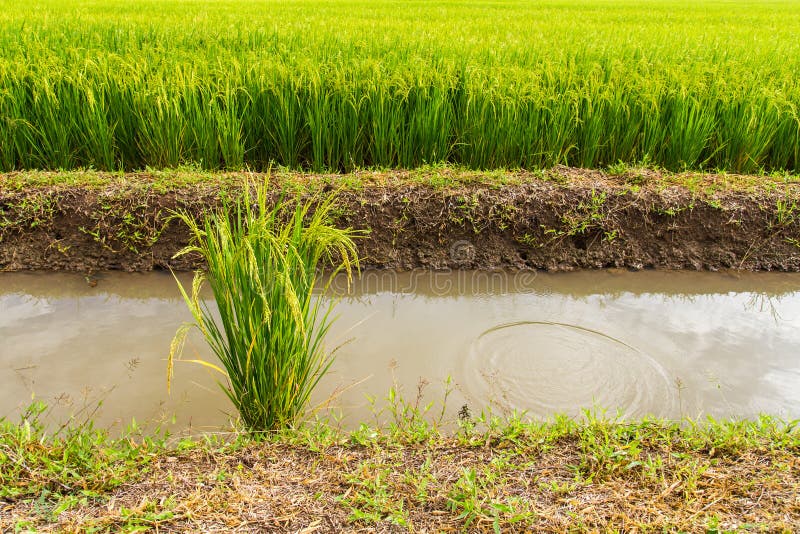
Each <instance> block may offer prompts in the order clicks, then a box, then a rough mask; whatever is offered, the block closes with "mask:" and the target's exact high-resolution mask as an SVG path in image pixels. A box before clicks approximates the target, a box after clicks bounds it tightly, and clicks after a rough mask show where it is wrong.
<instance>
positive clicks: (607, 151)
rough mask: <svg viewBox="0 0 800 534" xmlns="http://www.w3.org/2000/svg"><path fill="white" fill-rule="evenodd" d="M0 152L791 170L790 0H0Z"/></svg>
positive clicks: (794, 115) (14, 156) (77, 158)
mask: <svg viewBox="0 0 800 534" xmlns="http://www.w3.org/2000/svg"><path fill="white" fill-rule="evenodd" d="M0 23H2V24H0V170H11V169H21V168H24V169H58V168H61V169H74V168H80V167H92V168H96V169H104V170H110V169H114V170H119V169H128V170H130V169H140V168H144V167H145V166H151V167H159V168H164V167H174V166H178V165H181V164H185V163H194V164H199V165H201V166H202V167H203V168H207V169H218V168H226V169H241V168H243V167H247V168H251V169H255V170H262V169H266V168H268V167H269V166H270V165H271V164H280V165H285V166H289V167H292V168H305V169H313V170H345V171H346V170H352V169H354V168H363V167H372V166H378V167H384V168H385V167H404V168H412V167H416V166H419V165H422V164H432V163H441V162H447V163H451V164H457V165H462V166H466V167H469V168H473V169H490V168H519V167H522V168H546V167H550V166H552V165H555V164H566V165H571V166H583V167H604V166H608V165H612V164H617V163H618V162H623V163H627V164H635V163H639V162H643V161H644V162H648V163H650V164H653V165H658V166H660V167H664V168H668V169H670V170H682V169H687V168H688V169H699V168H710V169H716V168H720V169H726V170H730V171H737V172H754V171H761V170H767V171H769V170H776V169H788V170H796V169H797V165H798V161H799V160H800V115H798V105H800V82H798V78H797V76H796V73H797V72H798V71H800V41H798V40H797V39H796V36H797V34H798V33H800V3H798V2H797V1H795V0H791V1H783V2H773V3H748V4H741V3H739V4H737V3H730V2H715V1H703V2H696V3H685V2H681V1H678V0H670V1H668V2H644V3H642V2H632V1H627V0H617V1H611V2H603V1H600V0H589V1H582V2H570V3H566V4H565V3H560V2H556V1H554V0H548V1H546V2H536V3H532V2H528V1H524V0H512V1H511V2H489V3H481V4H480V5H477V4H469V3H458V2H455V3H451V2H444V1H438V2H420V3H417V2H407V3H403V4H402V5H399V4H396V3H394V2H389V1H377V2H368V3H359V2H355V1H354V0H332V1H322V0H314V1H310V2H266V3H265V2H255V1H251V0H229V1H221V2H214V3H207V2H195V1H188V2H181V3H174V4H173V3H169V2H163V1H161V2H159V1H155V2H154V1H147V0H134V1H132V2H116V1H114V2H104V3H102V5H96V4H95V3H92V2H88V1H86V0H83V1H78V2H69V3H61V2H55V1H54V0H47V1H45V2H38V3H37V4H36V6H32V8H31V9H29V10H20V9H15V4H14V2H11V1H10V0H0Z"/></svg>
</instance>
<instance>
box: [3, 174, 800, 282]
mask: <svg viewBox="0 0 800 534" xmlns="http://www.w3.org/2000/svg"><path fill="white" fill-rule="evenodd" d="M264 179H269V180H270V181H271V183H272V184H273V185H274V190H275V192H274V197H275V198H276V199H277V198H278V195H279V194H280V192H281V191H283V192H284V193H285V195H286V197H288V198H292V197H293V196H294V195H295V194H302V195H311V194H322V195H326V194H329V193H331V192H337V193H338V194H339V209H338V211H337V220H336V223H337V224H339V225H341V226H349V227H353V228H357V229H360V230H364V231H365V232H366V234H365V236H364V237H363V238H362V239H360V240H359V243H358V245H359V249H360V254H361V256H362V258H363V263H364V265H365V266H370V267H379V268H394V269H412V268H432V269H445V268H460V269H497V268H515V269H520V268H522V269H531V268H533V269H547V270H571V269H576V268H604V267H621V268H630V269H642V268H670V269H711V270H714V269H723V268H733V269H747V270H788V271H797V270H800V184H798V182H797V178H796V176H793V175H790V174H775V175H759V176H744V175H732V174H708V173H705V174H702V173H680V174H674V173H668V172H665V171H659V170H652V169H639V168H628V167H622V166H619V167H616V168H613V167H612V168H610V169H606V170H605V171H598V170H585V169H574V168H568V167H554V168H552V169H550V170H547V171H538V172H528V171H494V172H476V171H467V170H463V169H457V168H448V167H428V168H422V169H419V170H414V171H358V172H353V173H349V174H305V173H292V172H283V171H281V172H274V173H272V174H271V175H266V174H255V173H204V172H201V171H197V170H191V169H189V170H186V169H184V170H174V171H160V172H147V173H127V174H124V173H98V172H61V173H44V172H24V173H10V174H4V175H0V270H20V269H56V270H79V271H92V270H100V269H123V270H129V271H135V270H145V271H146V270H151V269H163V268H167V267H169V268H174V269H192V268H196V267H200V266H202V265H201V263H200V261H199V259H198V258H196V257H192V256H184V257H182V258H180V259H178V260H176V259H174V258H173V255H174V254H175V253H176V252H177V251H178V250H180V249H181V248H182V247H183V246H185V245H186V242H187V239H188V233H187V231H186V229H185V228H184V227H183V226H182V225H181V224H180V223H178V222H177V221H176V220H175V219H174V218H172V215H173V213H174V212H175V210H185V211H187V212H189V213H191V214H195V215H198V216H199V215H200V214H202V213H204V212H207V211H208V210H209V209H213V208H215V207H219V206H221V205H222V204H223V203H224V202H225V201H226V199H230V198H231V197H232V196H234V195H236V194H238V192H239V191H240V189H241V186H242V184H243V183H244V181H245V180H264Z"/></svg>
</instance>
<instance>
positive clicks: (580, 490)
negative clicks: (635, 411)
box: [0, 407, 800, 532]
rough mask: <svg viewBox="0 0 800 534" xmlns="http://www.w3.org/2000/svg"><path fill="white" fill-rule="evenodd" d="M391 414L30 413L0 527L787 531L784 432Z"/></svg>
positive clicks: (4, 458)
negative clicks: (451, 429) (73, 426)
mask: <svg viewBox="0 0 800 534" xmlns="http://www.w3.org/2000/svg"><path fill="white" fill-rule="evenodd" d="M406 408H408V407H406ZM400 413H404V414H405V415H403V416H401V417H400V418H398V419H397V422H396V423H395V424H394V425H391V426H390V427H388V428H387V429H385V430H383V431H375V430H372V429H369V428H367V427H362V428H360V429H359V430H357V431H355V432H352V433H341V432H337V431H333V430H331V429H330V427H327V426H324V425H321V426H320V425H316V426H313V427H309V428H306V429H303V430H295V431H289V432H284V433H282V434H280V435H276V436H269V437H267V438H263V439H254V438H252V437H246V436H243V435H239V436H235V437H230V436H228V437H226V438H219V437H205V438H197V439H194V440H190V439H184V440H181V441H175V440H163V439H153V438H143V437H142V436H141V435H140V436H135V435H133V434H131V435H128V436H127V437H124V438H117V439H115V440H112V439H110V438H108V437H107V436H106V435H105V434H103V433H100V432H96V431H92V430H90V429H89V428H88V427H87V426H83V427H82V428H79V429H77V430H63V429H62V431H61V432H60V434H59V435H58V437H56V438H52V437H45V433H44V432H43V431H42V430H41V428H40V427H39V426H37V424H36V421H35V417H33V418H30V419H28V420H27V422H23V423H22V424H10V423H7V422H0V425H2V426H0V431H1V432H0V529H1V530H3V531H10V530H15V531H27V530H36V531H75V532H77V531H80V532H84V531H150V530H153V531H158V532H179V531H182V532H191V531H212V532H213V531H215V532H256V531H292V532H317V531H319V532H332V531H379V532H394V531H418V532H434V531H436V532H440V531H464V530H468V531H492V530H494V531H522V530H530V529H535V530H537V531H549V532H564V531H566V530H568V529H572V530H574V531H618V532H621V531H624V532H631V531H659V532H661V531H686V532H700V531H706V532H744V531H748V532H750V531H752V532H796V531H797V530H798V529H800V457H799V456H800V455H799V453H800V431H799V430H798V428H797V427H796V426H795V425H794V424H785V423H782V422H778V421H775V420H772V419H769V418H763V419H761V420H759V421H754V422H738V423H733V422H727V423H723V422H705V423H703V424H695V423H691V422H688V421H685V422H683V423H681V424H678V423H669V422H660V421H640V422H635V423H622V422H613V421H609V420H608V419H604V418H599V417H596V416H594V415H592V414H589V413H587V414H586V417H585V418H582V419H581V420H580V421H575V420H568V419H556V420H554V421H551V422H549V423H544V424H543V423H523V422H521V421H519V420H516V419H512V420H506V421H504V422H499V421H497V420H495V421H494V422H491V421H490V422H488V424H487V420H486V419H485V418H483V419H480V420H478V421H475V420H472V419H470V418H469V415H468V414H462V419H461V421H460V423H459V424H458V425H457V430H456V432H455V433H451V434H450V435H449V437H448V436H444V435H442V434H441V433H439V432H437V431H436V430H435V429H434V428H433V427H432V426H431V425H429V424H425V423H423V422H422V420H421V419H420V418H419V417H417V415H415V414H419V412H418V411H414V410H413V409H412V410H411V411H408V410H405V411H401V412H400ZM409 414H410V415H409ZM31 421H33V423H32V424H31Z"/></svg>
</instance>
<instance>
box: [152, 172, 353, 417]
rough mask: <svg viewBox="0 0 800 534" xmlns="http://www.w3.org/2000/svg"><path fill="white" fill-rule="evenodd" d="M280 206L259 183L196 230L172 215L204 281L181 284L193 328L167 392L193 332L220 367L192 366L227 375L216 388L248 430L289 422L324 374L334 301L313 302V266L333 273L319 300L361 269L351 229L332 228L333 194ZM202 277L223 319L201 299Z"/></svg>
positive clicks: (182, 335) (178, 343)
mask: <svg viewBox="0 0 800 534" xmlns="http://www.w3.org/2000/svg"><path fill="white" fill-rule="evenodd" d="M283 200H284V199H283V197H281V199H280V200H279V201H278V202H277V203H276V204H275V206H274V207H270V206H269V203H268V192H267V186H266V184H260V185H257V186H256V187H255V194H254V195H253V188H252V187H251V186H250V185H249V184H248V185H247V186H246V187H245V189H244V192H243V194H242V195H241V197H239V199H238V200H236V201H235V202H234V203H232V204H231V205H229V206H225V207H223V209H220V210H217V211H215V212H213V213H211V214H210V215H208V216H206V217H205V218H204V219H203V220H202V221H201V222H198V221H196V220H195V219H194V218H193V217H192V216H191V215H189V214H188V213H185V212H183V213H178V214H176V218H177V219H179V220H181V221H183V222H184V223H185V224H186V225H187V226H188V227H189V230H190V232H191V235H192V241H191V243H190V245H189V246H188V247H186V248H185V249H183V250H182V251H181V252H179V253H178V255H182V254H186V253H189V252H198V253H200V254H201V255H202V256H203V258H205V260H206V262H207V263H208V274H207V275H204V274H203V273H201V272H197V273H195V276H194V281H193V282H192V288H191V292H188V291H187V289H186V288H184V287H183V286H182V285H181V284H180V282H178V286H179V287H180V290H181V293H182V294H183V298H184V300H185V301H186V304H187V306H188V307H189V310H190V311H191V312H192V315H193V316H194V322H193V323H187V324H185V325H183V326H182V327H181V328H180V329H179V330H178V332H177V333H176V335H175V339H174V340H173V342H172V346H171V347H170V355H169V360H168V370H167V375H168V377H167V382H168V386H169V384H170V383H171V379H172V373H173V364H174V360H175V357H176V355H180V354H181V352H182V349H183V345H184V343H185V341H186V335H187V333H188V331H189V330H190V329H191V328H193V327H196V328H198V329H199V330H200V331H201V332H202V333H203V336H204V337H205V339H206V340H207V341H208V343H209V345H210V346H211V348H212V349H213V351H214V353H215V354H216V355H217V357H218V358H219V360H220V362H221V363H222V367H224V369H222V368H220V367H218V366H216V365H214V364H213V363H210V362H207V361H204V360H189V361H193V362H195V363H200V364H202V365H204V366H206V367H210V368H212V369H215V370H216V371H219V372H220V373H222V374H224V375H225V376H226V379H227V380H226V383H225V384H223V383H220V385H221V386H222V388H223V390H224V391H225V393H226V394H227V395H228V397H229V398H230V399H231V401H232V402H233V404H234V405H235V406H236V408H237V410H238V411H239V414H240V416H241V418H242V420H243V422H244V424H245V425H246V426H247V428H248V429H250V430H274V429H278V428H282V427H286V426H288V425H290V424H292V422H293V421H294V420H295V419H296V418H297V416H298V415H300V414H301V412H302V410H303V408H304V406H305V404H306V402H307V401H308V399H309V396H310V394H311V391H312V390H313V389H314V387H315V386H316V384H317V382H318V381H319V379H320V378H321V377H322V375H323V374H324V373H325V371H327V369H328V367H329V366H330V363H331V358H330V356H329V355H328V354H327V353H326V352H325V351H324V348H323V344H322V342H323V338H324V337H325V334H326V332H327V331H328V328H329V327H330V325H331V321H332V317H331V312H332V310H333V306H334V305H335V302H333V301H331V302H330V303H329V304H327V305H326V304H324V303H323V302H322V301H321V299H320V298H318V297H319V295H318V294H315V291H314V289H315V287H316V285H317V276H318V268H319V267H323V266H328V265H331V266H332V267H333V270H332V272H331V273H330V274H329V275H328V277H327V280H326V281H325V282H324V287H323V288H322V293H324V292H325V290H327V289H328V287H329V285H330V282H331V280H332V277H333V276H334V275H335V274H336V273H338V272H340V271H345V272H346V273H347V277H348V280H349V279H350V277H351V275H352V270H353V269H354V268H355V269H358V255H357V251H356V247H355V244H354V242H353V238H354V237H355V236H356V231H354V230H351V229H346V230H341V229H338V228H336V227H335V226H333V224H332V222H331V220H332V214H333V209H334V207H335V196H334V195H331V196H327V197H325V198H313V199H311V200H308V201H305V202H303V201H300V200H299V199H298V201H297V202H296V203H290V202H284V201H283ZM334 262H335V263H334ZM321 264H322V265H321ZM206 279H208V282H209V284H210V285H211V289H212V290H213V293H214V298H215V300H216V303H217V307H218V308H219V320H217V319H216V317H215V314H214V313H213V312H212V310H211V309H209V307H208V305H207V304H206V302H204V301H203V300H202V299H201V298H200V288H201V286H202V285H203V283H204V281H205V280H206Z"/></svg>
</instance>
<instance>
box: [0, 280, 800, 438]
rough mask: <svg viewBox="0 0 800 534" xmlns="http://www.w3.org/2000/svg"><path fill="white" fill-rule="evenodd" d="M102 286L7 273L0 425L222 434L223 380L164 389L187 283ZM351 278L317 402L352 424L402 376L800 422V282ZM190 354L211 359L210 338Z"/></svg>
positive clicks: (479, 397) (581, 404) (671, 410)
mask: <svg viewBox="0 0 800 534" xmlns="http://www.w3.org/2000/svg"><path fill="white" fill-rule="evenodd" d="M181 280H182V281H183V282H184V283H186V284H188V283H189V282H190V275H181ZM96 282H97V283H96V285H94V286H92V285H90V284H89V283H87V281H86V280H85V279H84V277H83V276H81V275H78V274H67V273H56V274H54V273H0V383H2V384H3V386H4V387H3V389H2V391H0V416H6V417H10V418H15V417H17V416H18V414H19V413H20V411H21V410H22V409H23V408H24V407H25V406H27V405H28V404H29V403H30V402H31V400H32V399H40V400H44V401H45V402H47V403H48V404H49V405H50V406H51V411H50V413H49V417H50V418H52V419H53V420H62V419H64V418H65V417H68V416H69V415H70V414H73V415H76V416H77V417H78V418H79V419H80V418H81V417H86V414H87V413H91V414H92V417H93V418H94V419H95V421H96V422H97V423H99V424H102V425H105V426H111V427H114V428H121V427H123V426H124V425H126V424H127V423H129V422H130V421H131V420H132V419H135V420H136V421H137V422H138V423H140V424H147V425H150V426H153V425H156V424H157V423H158V422H161V423H163V424H165V425H167V426H170V427H173V428H175V429H177V430H181V431H187V432H201V431H212V430H216V429H222V428H225V426H226V425H227V424H228V422H229V421H230V419H231V417H233V416H234V414H233V409H232V406H231V404H230V403H229V401H228V400H227V399H226V398H225V396H224V395H223V394H222V393H221V392H220V390H219V388H218V387H217V386H216V384H215V381H216V379H217V378H218V376H215V374H214V372H212V371H210V370H208V369H206V368H204V367H201V366H198V365H195V364H191V363H188V362H181V363H179V364H178V365H177V367H176V372H175V375H176V377H175V382H174V384H173V389H172V393H171V394H168V393H167V390H166V380H165V370H166V361H165V359H166V355H167V354H168V351H169V346H170V341H171V339H172V337H173V335H174V334H175V331H176V329H177V328H178V327H179V325H180V324H181V323H182V322H183V321H186V320H189V319H190V317H189V315H188V312H187V311H186V309H185V305H184V303H183V302H182V300H181V299H180V295H179V292H178V290H177V287H176V284H175V280H174V279H173V278H172V276H171V275H169V274H166V273H158V272H156V273H148V274H123V273H105V274H100V275H98V276H97V277H96ZM338 282H342V281H341V280H338V281H337V284H336V286H337V288H336V290H337V292H338V293H339V295H340V298H341V300H340V303H339V307H338V308H337V313H338V316H339V317H338V320H337V322H336V323H335V324H334V327H333V328H332V330H331V332H330V335H329V337H328V340H327V346H328V348H333V347H339V346H340V345H341V346H340V347H339V348H338V350H337V353H336V360H335V362H334V364H333V366H332V368H331V372H330V374H329V375H328V376H326V377H325V378H324V380H323V381H322V382H321V384H320V386H319V388H318V391H317V392H316V394H315V398H314V405H319V404H323V405H325V407H323V408H320V409H319V410H318V411H317V414H318V415H319V416H321V417H331V418H333V419H334V420H341V424H342V425H344V426H346V427H352V426H354V425H356V424H357V423H358V422H360V421H366V422H375V421H376V420H377V421H378V422H381V421H386V420H387V418H389V417H390V414H389V412H388V411H387V410H386V409H385V407H386V403H385V397H386V395H387V393H388V391H389V389H390V388H391V387H392V385H393V384H394V385H396V386H397V387H399V389H400V391H401V392H402V394H403V395H404V397H405V398H406V399H408V400H409V401H412V402H413V401H414V400H415V398H416V397H417V392H418V390H419V389H420V387H421V385H422V399H423V400H422V403H421V405H425V404H426V403H427V402H433V403H434V406H433V408H432V409H431V412H430V414H433V413H434V412H436V413H438V412H439V410H440V406H439V401H441V399H442V398H443V397H444V395H445V390H446V389H447V388H446V386H445V385H444V383H445V380H446V379H447V377H451V379H452V385H451V389H452V391H451V392H450V394H449V396H448V398H447V410H446V412H447V416H448V417H453V416H454V415H455V414H456V413H457V412H458V411H459V410H461V408H462V406H464V405H466V406H468V407H469V410H470V412H471V413H473V414H474V413H477V412H479V411H480V410H481V409H482V408H485V407H487V406H491V407H492V409H493V411H495V412H498V413H500V412H508V411H510V410H515V409H516V410H525V411H527V413H528V414H530V415H531V416H535V417H547V416H550V415H553V414H555V413H567V414H572V415H575V414H580V413H581V410H582V409H583V408H593V407H596V408H604V409H607V410H608V411H609V412H610V413H615V412H619V413H620V414H621V415H623V416H625V417H641V416H644V415H648V414H650V415H654V416H658V417H667V418H678V417H681V416H692V417H697V416H702V415H712V416H715V417H753V416H756V415H757V414H759V413H769V414H774V415H779V416H781V417H785V418H797V417H800V350H798V349H800V274H779V273H698V272H659V271H645V272H636V273H632V272H614V271H593V272H578V273H562V274H542V273H535V272H520V273H508V272H482V271H473V272H470V271H457V272H450V273H433V272H407V273H396V272H392V271H369V272H367V273H365V274H364V275H363V276H362V277H361V278H360V279H358V280H357V281H356V282H355V283H354V285H353V287H352V288H351V290H350V292H349V293H348V292H347V291H345V289H344V287H345V286H344V284H343V283H338ZM92 283H94V282H92ZM207 297H210V295H208V294H207ZM209 302H212V301H209ZM212 305H213V304H212ZM184 358H187V359H188V358H204V359H209V360H212V356H211V354H210V351H209V350H208V349H207V348H206V347H205V346H204V344H203V341H202V339H201V338H200V337H199V336H197V335H195V336H192V337H190V340H189V342H188V343H187V346H186V351H185V353H184ZM425 384H427V385H425ZM100 401H102V404H100V405H99V407H98V403H99V402H100ZM326 401H327V402H326Z"/></svg>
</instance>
